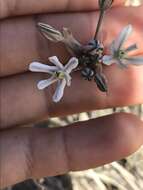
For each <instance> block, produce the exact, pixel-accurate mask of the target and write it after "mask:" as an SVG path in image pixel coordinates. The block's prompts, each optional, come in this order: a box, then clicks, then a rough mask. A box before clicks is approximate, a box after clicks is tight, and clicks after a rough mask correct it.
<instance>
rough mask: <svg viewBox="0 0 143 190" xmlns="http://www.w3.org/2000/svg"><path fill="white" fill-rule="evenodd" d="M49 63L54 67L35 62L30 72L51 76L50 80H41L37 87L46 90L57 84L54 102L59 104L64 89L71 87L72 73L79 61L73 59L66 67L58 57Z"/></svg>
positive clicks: (31, 65) (52, 58)
mask: <svg viewBox="0 0 143 190" xmlns="http://www.w3.org/2000/svg"><path fill="white" fill-rule="evenodd" d="M49 61H50V62H51V63H53V64H54V66H50V65H45V64H42V63H39V62H33V63H31V64H30V66H29V70H30V71H33V72H43V73H48V74H50V75H51V77H50V78H49V79H46V80H41V81H39V82H38V84H37V87H38V89H40V90H43V89H45V88H46V87H48V86H50V85H51V84H53V83H55V82H57V83H58V84H57V88H56V91H55V94H54V96H53V101H54V102H59V101H60V100H61V98H62V97H63V94H64V89H65V87H66V85H67V86H70V85H71V76H70V73H71V72H72V71H73V69H75V68H76V67H77V66H78V59H77V58H75V57H72V58H71V59H70V60H69V62H68V63H67V64H66V65H65V66H64V65H63V64H62V63H61V62H60V61H59V59H58V58H57V57H56V56H53V57H50V58H49Z"/></svg>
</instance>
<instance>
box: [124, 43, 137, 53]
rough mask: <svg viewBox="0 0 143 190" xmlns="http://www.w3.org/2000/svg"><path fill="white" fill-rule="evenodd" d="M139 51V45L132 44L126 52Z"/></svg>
mask: <svg viewBox="0 0 143 190" xmlns="http://www.w3.org/2000/svg"><path fill="white" fill-rule="evenodd" d="M137 49H138V47H137V44H132V45H130V46H129V47H128V48H126V49H125V52H126V53H128V52H130V51H133V50H137Z"/></svg>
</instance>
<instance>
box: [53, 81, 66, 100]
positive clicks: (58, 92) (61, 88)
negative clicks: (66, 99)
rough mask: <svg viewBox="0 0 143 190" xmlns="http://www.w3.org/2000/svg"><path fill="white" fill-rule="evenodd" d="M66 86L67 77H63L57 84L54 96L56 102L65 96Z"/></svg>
mask: <svg viewBox="0 0 143 190" xmlns="http://www.w3.org/2000/svg"><path fill="white" fill-rule="evenodd" d="M65 86H66V80H65V79H63V80H62V81H58V85H57V88H56V91H55V94H54V96H53V101H54V102H59V101H60V100H61V98H62V97H63V94H64V89H65Z"/></svg>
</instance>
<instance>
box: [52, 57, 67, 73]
mask: <svg viewBox="0 0 143 190" xmlns="http://www.w3.org/2000/svg"><path fill="white" fill-rule="evenodd" d="M49 61H50V62H51V63H53V64H54V65H56V66H57V68H59V69H60V70H63V68H64V66H63V65H62V63H61V62H60V61H59V59H58V58H57V56H53V57H49Z"/></svg>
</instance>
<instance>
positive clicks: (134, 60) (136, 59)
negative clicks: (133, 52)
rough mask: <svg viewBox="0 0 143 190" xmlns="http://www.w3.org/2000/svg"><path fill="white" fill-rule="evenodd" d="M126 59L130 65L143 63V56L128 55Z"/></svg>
mask: <svg viewBox="0 0 143 190" xmlns="http://www.w3.org/2000/svg"><path fill="white" fill-rule="evenodd" d="M125 60H126V64H128V65H136V66H140V65H143V56H134V57H128V58H126V59H125Z"/></svg>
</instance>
